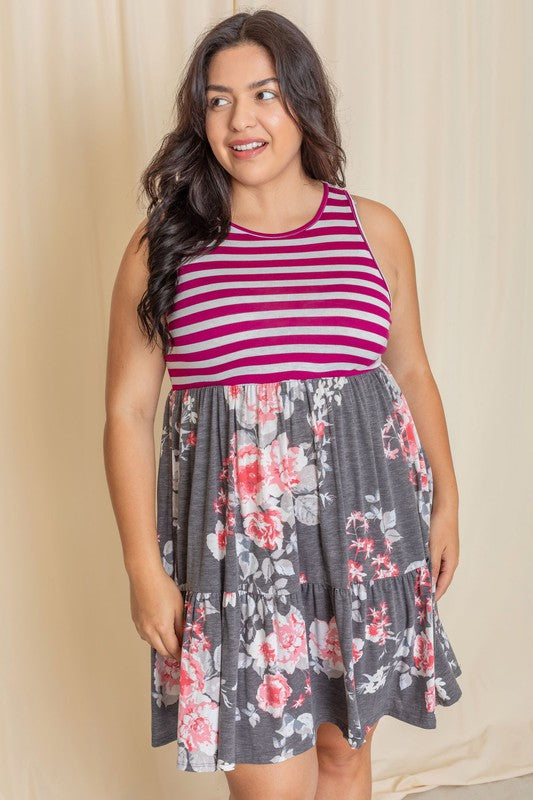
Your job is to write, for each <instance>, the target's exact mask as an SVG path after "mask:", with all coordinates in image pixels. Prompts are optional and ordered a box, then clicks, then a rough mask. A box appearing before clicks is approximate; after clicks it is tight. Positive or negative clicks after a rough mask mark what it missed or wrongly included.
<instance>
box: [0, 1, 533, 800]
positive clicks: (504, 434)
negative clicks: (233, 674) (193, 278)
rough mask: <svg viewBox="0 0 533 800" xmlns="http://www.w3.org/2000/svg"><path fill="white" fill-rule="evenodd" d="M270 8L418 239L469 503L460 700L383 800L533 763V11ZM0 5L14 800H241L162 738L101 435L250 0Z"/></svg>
mask: <svg viewBox="0 0 533 800" xmlns="http://www.w3.org/2000/svg"><path fill="white" fill-rule="evenodd" d="M265 6H266V7H270V8H273V9H275V10H278V11H280V12H281V13H284V14H286V15H287V16H289V17H290V18H291V19H292V20H294V21H295V22H296V23H297V24H299V25H300V26H302V27H303V29H304V30H305V31H306V32H307V34H308V35H309V36H310V38H311V39H312V41H313V42H314V43H315V45H316V46H317V48H318V50H319V51H320V53H321V54H322V56H323V57H324V60H325V62H326V65H327V68H328V70H329V72H330V74H331V76H332V78H333V80H334V82H335V84H336V86H337V88H338V93H339V101H338V102H339V107H338V114H339V119H340V123H341V126H342V133H343V144H344V147H345V149H346V152H347V155H348V170H347V181H348V188H349V190H350V191H351V192H352V193H356V194H362V195H365V196H368V197H372V198H374V199H377V200H380V201H381V202H383V203H385V204H387V205H389V206H390V207H391V208H392V209H393V210H394V211H395V212H396V213H397V214H398V216H399V217H400V219H401V220H402V222H403V223H404V225H405V227H406V229H407V231H408V233H409V236H410V239H411V243H412V245H413V249H414V253H415V258H416V263H417V275H418V288H419V297H420V305H421V316H422V325H423V331H424V335H425V343H426V348H427V351H428V355H429V358H430V361H431V364H432V368H433V372H434V375H435V377H436V379H437V382H438V384H439V387H440V390H441V394H442V398H443V402H444V407H445V410H446V415H447V422H448V427H449V431H450V438H451V443H452V452H453V454H454V460H455V466H456V471H457V477H458V481H459V487H460V535H461V561H460V565H459V568H458V570H457V571H456V573H455V576H454V580H453V582H452V585H451V586H450V588H449V589H448V591H447V593H446V594H445V595H444V596H443V598H442V600H441V601H440V603H439V609H440V613H441V616H442V619H443V622H444V625H445V628H446V630H447V632H448V635H449V636H450V639H451V641H452V642H453V646H454V649H455V651H456V654H457V657H458V659H459V661H460V663H461V665H462V668H463V676H462V677H461V678H460V681H461V686H462V688H463V698H462V699H461V701H460V702H459V703H457V704H456V705H454V706H453V707H451V708H447V709H446V708H442V707H438V708H437V719H438V722H437V729H436V730H434V731H426V730H422V729H418V728H416V727H414V726H411V725H408V724H406V723H402V722H399V721H397V720H395V719H393V718H391V717H383V718H382V720H381V722H380V724H379V726H378V729H377V732H376V735H375V737H374V740H373V753H374V779H375V798H377V799H379V800H389V799H392V798H402V797H404V796H405V795H406V794H408V793H410V792H416V791H422V790H424V789H426V788H428V787H431V786H434V785H438V784H443V783H444V784H470V783H483V782H485V781H491V780H495V779H499V778H504V777H508V776H515V775H522V774H524V773H528V772H531V771H533V690H532V681H531V676H530V673H531V662H532V657H533V644H532V640H531V634H532V624H531V617H532V613H531V608H532V602H533V596H532V590H531V584H532V578H531V569H532V567H531V565H532V563H533V549H532V544H531V543H532V540H533V525H532V523H533V520H532V505H531V493H530V491H529V490H530V487H531V466H530V465H531V453H532V451H533V447H532V445H533V442H532V437H531V428H532V423H531V421H530V419H529V413H530V412H531V409H532V408H533V402H532V400H533V398H532V391H531V388H532V381H531V371H530V369H531V360H530V351H531V344H532V342H531V335H530V327H529V324H528V323H529V321H530V317H531V305H532V302H533V296H532V277H531V275H532V271H531V270H532V264H531V248H530V241H531V219H532V212H533V208H532V206H533V203H532V193H533V185H532V181H531V177H532V172H531V149H532V148H531V142H532V141H533V130H532V124H531V122H532V109H531V104H530V103H529V104H528V100H529V97H530V96H531V85H530V81H529V86H528V85H527V83H528V79H531V67H532V64H531V57H532V56H531V52H532V50H531V46H529V52H528V51H527V50H526V43H529V45H530V43H531V38H532V34H533V26H532V17H533V3H532V2H530V0H499V1H497V0H447V2H445V3H443V2H441V0H401V2H400V0H398V2H396V0H366V1H363V0H337V2H332V0H328V2H327V3H326V2H325V1H323V2H318V0H317V1H315V2H310V1H308V2H303V1H302V2H296V0H294V1H293V2H284V3H283V2H281V3H266V4H265ZM253 7H254V4H253V3H251V4H249V5H248V6H245V7H243V6H241V5H240V4H237V8H238V9H239V10H246V9H252V8H253ZM0 9H1V10H0V14H1V18H0V23H1V24H0V30H1V33H0V37H1V39H0V44H1V51H0V82H1V83H0V88H1V104H2V105H1V107H2V117H3V119H2V124H1V125H0V136H1V143H0V152H1V154H2V157H3V176H4V178H3V180H2V182H1V191H2V214H1V217H0V219H1V225H2V231H1V232H2V239H1V247H2V272H1V281H2V283H1V286H2V291H1V293H0V301H1V303H2V313H1V315H0V320H1V324H2V329H3V330H2V343H3V348H2V354H3V365H2V374H3V376H4V388H3V391H2V393H1V402H2V407H1V409H2V412H3V413H2V420H3V441H4V443H5V447H4V448H3V449H4V454H5V458H4V460H3V465H2V475H1V487H2V493H3V500H2V510H3V514H2V516H3V525H2V558H1V564H2V574H1V582H0V593H1V594H0V600H1V602H2V606H1V607H2V630H3V635H2V660H1V680H2V691H1V694H0V697H1V703H2V718H1V725H0V797H1V798H2V800H71V798H74V797H75V798H77V800H95V798H105V800H148V798H158V800H167V798H168V800H171V798H172V799H173V798H175V797H178V796H180V797H187V798H193V799H194V798H205V800H214V798H227V795H228V790H227V787H226V781H225V778H224V776H223V774H222V773H216V774H211V775H200V774H190V773H183V772H178V771H177V770H176V769H175V766H174V764H175V745H174V744H172V745H167V746H165V747H162V748H158V749H152V747H151V744H150V719H149V713H150V694H149V692H150V680H149V679H150V674H149V648H148V645H147V643H146V642H144V641H142V640H141V639H140V638H139V636H138V634H137V632H136V629H135V627H134V625H133V622H132V621H131V617H130V609H129V586H128V580H127V576H126V573H125V571H124V568H123V563H122V554H121V548H120V542H119V536H118V532H117V529H116V525H115V521H114V517H113V513H112V509H111V503H110V500H109V496H108V491H107V485H106V480H105V475H104V468H103V456H102V432H103V425H104V376H105V357H106V342H107V330H108V314H109V305H110V296H111V289H112V285H113V281H114V278H115V274H116V270H117V268H118V264H119V261H120V258H121V255H122V253H123V250H124V248H125V245H126V243H127V241H128V239H129V237H130V235H131V233H132V232H133V230H134V228H135V226H136V225H137V224H138V222H139V221H140V220H141V218H142V216H144V207H143V206H141V205H140V204H137V203H136V199H137V191H138V185H137V181H138V177H139V175H140V172H141V170H142V169H143V167H144V166H145V164H146V163H147V161H148V159H149V158H150V157H151V155H152V153H153V152H154V150H155V149H156V148H157V146H158V144H159V142H160V139H161V137H162V136H163V135H164V133H165V132H166V131H167V130H168V128H169V125H170V123H171V107H172V102H173V99H174V91H175V89H176V87H177V84H178V78H179V74H180V72H181V70H182V68H183V66H184V64H185V61H186V59H187V58H188V55H189V52H190V49H191V47H192V45H193V43H194V41H195V39H196V37H197V36H199V35H200V34H201V33H202V32H203V31H204V29H206V28H207V27H209V26H210V25H212V24H213V23H214V22H215V21H217V20H219V19H221V18H223V17H225V16H228V15H230V14H231V13H232V10H233V8H232V3H231V2H222V0H218V2H214V1H213V2H197V3H192V2H185V0H181V2H176V1H175V0H174V1H172V0H123V2H120V0H93V2H88V1H87V0H77V1H74V0H48V2H44V1H41V2H39V1H38V0H34V1H33V2H31V1H30V0H25V1H24V2H23V1H22V0H3V2H2V5H1V6H0ZM527 89H529V95H528V92H527ZM528 223H529V225H528ZM528 345H529V347H528ZM169 387H170V383H169V381H168V378H166V379H165V383H164V384H163V387H162V394H161V398H162V399H163V398H164V396H165V395H166V392H167V391H168V389H169ZM162 408H163V405H162V403H161V404H160V409H159V411H160V415H161V413H162ZM528 409H529V412H528ZM160 424H161V416H159V417H158V420H157V425H156V428H155V431H154V441H155V443H157V442H158V439H159V436H160ZM178 792H183V793H180V794H178Z"/></svg>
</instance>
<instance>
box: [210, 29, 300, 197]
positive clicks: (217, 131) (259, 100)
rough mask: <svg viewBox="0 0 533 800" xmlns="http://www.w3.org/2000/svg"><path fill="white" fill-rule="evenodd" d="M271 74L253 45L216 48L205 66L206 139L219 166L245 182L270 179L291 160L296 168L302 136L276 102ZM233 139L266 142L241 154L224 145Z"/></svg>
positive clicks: (276, 89)
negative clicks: (206, 72) (223, 48)
mask: <svg viewBox="0 0 533 800" xmlns="http://www.w3.org/2000/svg"><path fill="white" fill-rule="evenodd" d="M276 78H277V75H276V70H275V68H274V64H273V61H272V58H271V56H270V54H269V53H268V52H267V51H266V50H265V49H264V48H262V47H260V46H259V45H255V44H243V45H238V46H236V47H231V48H228V49H226V50H219V51H218V52H217V53H216V54H215V55H214V56H213V58H212V59H211V62H210V64H209V70H208V76H207V87H206V103H207V105H206V116H205V125H206V135H207V139H208V141H209V144H210V145H211V149H212V150H213V153H214V155H215V157H216V159H217V161H218V162H219V163H220V164H221V166H222V167H224V169H225V170H226V171H227V172H228V173H229V174H230V175H231V176H232V177H233V178H234V179H235V180H236V181H239V182H240V183H243V184H246V185H249V186H251V185H260V184H262V183H265V182H266V181H268V180H271V179H273V178H275V177H276V176H277V175H279V174H280V173H282V172H284V171H285V170H286V169H287V167H288V166H289V165H290V164H291V162H294V161H296V164H295V166H296V167H297V171H301V161H300V145H301V143H302V135H301V133H300V131H299V130H298V128H297V126H296V124H295V123H294V122H293V120H292V119H291V117H290V116H289V115H288V113H287V112H286V111H285V109H284V107H283V105H282V103H281V99H280V87H279V84H278V82H277V80H276ZM259 81H261V85H260V86H257V85H256V86H252V87H251V86H250V84H252V83H257V82H259ZM239 140H244V141H255V140H259V141H264V142H267V144H266V145H265V146H264V147H262V148H259V149H258V150H253V151H252V152H249V151H246V152H245V153H244V156H246V157H243V156H242V155H239V153H235V152H234V151H233V150H232V149H231V147H230V143H231V142H236V141H239Z"/></svg>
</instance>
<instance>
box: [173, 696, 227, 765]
mask: <svg viewBox="0 0 533 800" xmlns="http://www.w3.org/2000/svg"><path fill="white" fill-rule="evenodd" d="M218 714H219V707H218V705H217V703H213V702H212V701H211V700H209V699H205V700H204V699H202V700H200V701H198V700H197V699H196V698H191V699H188V700H187V701H185V700H182V699H181V698H180V705H179V712H178V716H179V719H178V735H179V737H180V739H181V740H182V741H183V742H184V744H185V746H186V747H187V749H188V750H190V751H191V752H194V751H195V750H198V749H200V750H201V751H202V753H203V754H206V755H213V754H214V753H215V752H216V750H217V746H218V729H217V726H218Z"/></svg>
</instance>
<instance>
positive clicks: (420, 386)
mask: <svg viewBox="0 0 533 800" xmlns="http://www.w3.org/2000/svg"><path fill="white" fill-rule="evenodd" d="M372 205H375V206H380V208H379V209H378V208H376V207H374V210H373V211H372V212H370V214H369V217H368V218H369V219H370V218H372V219H373V222H372V225H371V227H372V229H373V230H374V231H375V236H376V237H377V238H374V241H375V242H376V248H374V247H373V249H374V252H376V251H377V249H378V248H379V252H380V254H381V255H380V261H381V263H380V266H382V267H386V269H387V274H386V275H385V277H386V278H387V282H388V283H389V286H390V287H391V293H392V310H391V327H390V331H389V341H388V345H387V350H386V352H385V353H384V354H383V357H382V360H383V362H384V363H385V364H386V365H387V366H388V367H389V369H390V370H391V372H392V374H393V375H394V377H395V379H396V381H397V382H398V384H399V386H400V388H401V389H402V391H403V393H404V395H405V398H406V400H407V403H408V405H409V408H410V409H411V412H412V415H413V419H414V423H415V426H416V429H417V431H418V434H419V436H420V441H421V443H422V445H423V447H424V449H425V451H426V453H427V455H428V458H429V461H430V464H431V469H432V473H433V507H432V513H431V526H430V537H429V546H430V556H431V562H432V571H433V578H434V579H435V581H436V594H435V600H436V601H438V600H439V598H440V597H442V595H443V594H444V592H445V591H446V589H447V588H448V586H449V585H450V583H451V580H452V577H453V574H454V572H455V570H456V568H457V565H458V563H459V522H458V515H459V494H458V487H457V480H456V476H455V471H454V467H453V462H452V454H451V449H450V442H449V438H448V429H447V425H446V419H445V416H444V409H443V405H442V401H441V397H440V393H439V390H438V387H437V384H436V382H435V380H434V378H433V375H432V373H431V368H430V365H429V361H428V358H427V354H426V350H425V347H424V342H423V338H422V331H421V325H420V311H419V304H418V293H417V286H416V274H415V263H414V257H413V251H412V248H411V244H410V241H409V238H408V236H407V232H406V230H405V228H404V227H403V225H402V223H401V221H400V220H399V218H398V217H397V216H396V214H394V212H393V211H391V209H389V208H388V207H387V206H384V205H383V204H381V203H376V204H372ZM378 219H379V224H378Z"/></svg>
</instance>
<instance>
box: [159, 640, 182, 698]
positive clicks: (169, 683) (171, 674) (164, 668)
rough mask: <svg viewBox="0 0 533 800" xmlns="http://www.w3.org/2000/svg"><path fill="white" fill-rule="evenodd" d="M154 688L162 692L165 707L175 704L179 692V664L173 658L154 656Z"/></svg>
mask: <svg viewBox="0 0 533 800" xmlns="http://www.w3.org/2000/svg"><path fill="white" fill-rule="evenodd" d="M154 672H155V675H154V682H155V686H156V687H157V688H158V689H159V688H160V689H161V691H162V695H163V702H164V703H165V705H170V704H171V703H175V702H176V701H177V699H178V696H179V691H180V664H179V662H178V661H176V659H175V658H170V657H169V658H164V657H163V656H162V655H161V654H160V653H157V652H156V654H155V669H154Z"/></svg>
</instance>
